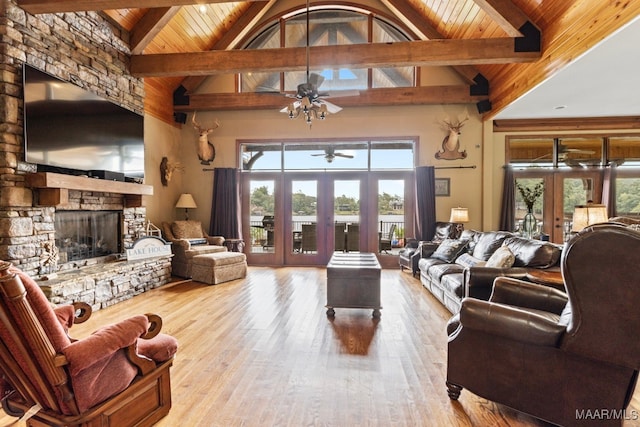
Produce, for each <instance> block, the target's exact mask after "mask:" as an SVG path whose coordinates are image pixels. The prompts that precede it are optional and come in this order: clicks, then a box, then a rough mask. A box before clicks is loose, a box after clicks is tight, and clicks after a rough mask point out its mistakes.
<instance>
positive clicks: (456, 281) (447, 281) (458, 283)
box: [440, 273, 464, 298]
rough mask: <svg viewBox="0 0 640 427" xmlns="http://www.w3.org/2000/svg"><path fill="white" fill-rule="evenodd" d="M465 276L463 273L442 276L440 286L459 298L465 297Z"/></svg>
mask: <svg viewBox="0 0 640 427" xmlns="http://www.w3.org/2000/svg"><path fill="white" fill-rule="evenodd" d="M463 284H464V274H463V273H451V274H447V275H445V276H442V280H441V281H440V285H441V286H442V287H443V288H445V289H447V290H448V291H449V292H452V293H454V294H455V295H456V296H457V297H458V298H463V297H464V286H463Z"/></svg>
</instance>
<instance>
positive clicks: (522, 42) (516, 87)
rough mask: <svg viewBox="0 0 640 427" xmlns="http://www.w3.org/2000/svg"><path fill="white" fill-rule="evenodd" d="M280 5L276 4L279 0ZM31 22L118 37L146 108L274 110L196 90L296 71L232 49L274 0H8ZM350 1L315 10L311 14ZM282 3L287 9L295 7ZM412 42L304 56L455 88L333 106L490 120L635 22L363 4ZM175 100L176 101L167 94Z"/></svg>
mask: <svg viewBox="0 0 640 427" xmlns="http://www.w3.org/2000/svg"><path fill="white" fill-rule="evenodd" d="M281 1H283V0H281ZM18 4H19V5H20V6H21V7H22V8H24V9H25V10H26V11H27V12H30V13H32V14H40V13H57V12H80V11H88V10H92V11H99V12H101V13H103V14H104V15H105V16H106V17H107V18H108V19H110V20H111V21H112V22H113V23H114V24H115V25H117V26H119V27H120V28H121V29H122V30H123V31H122V33H123V34H124V37H123V38H128V40H125V41H128V43H129V46H130V50H131V61H130V72H131V73H132V74H133V75H135V76H139V77H144V78H145V87H146V92H147V101H146V104H145V110H146V111H147V113H150V114H152V115H154V116H156V117H158V118H161V119H163V120H166V121H167V122H171V121H173V113H174V111H172V110H171V109H170V108H168V106H169V105H173V104H174V99H175V105H174V110H175V111H177V112H186V111H193V110H196V109H197V110H216V109H227V110H228V109H247V108H252V109H255V108H277V107H279V106H282V98H278V97H275V96H273V95H270V94H259V93H256V94H238V93H205V94H202V93H200V94H195V93H194V91H195V89H196V88H197V87H198V86H199V85H200V84H201V83H202V81H203V80H204V79H205V78H206V77H207V76H209V75H215V74H233V73H240V72H264V71H289V70H303V69H304V68H305V65H306V52H305V49H304V48H279V49H260V50H244V49H241V48H242V47H243V45H244V43H246V41H247V39H248V37H250V36H252V35H255V34H256V33H255V31H256V30H257V29H259V28H260V25H261V23H262V22H263V21H262V20H263V18H265V16H269V13H271V14H273V12H272V9H276V7H274V6H275V5H276V0H268V1H240V2H226V1H224V0H199V1H198V4H195V0H98V1H91V0H18ZM328 4H339V5H348V6H359V4H358V2H357V0H356V1H351V2H349V3H345V2H336V1H334V2H328V1H321V2H316V1H313V2H311V5H312V7H313V6H315V5H328ZM304 6H305V4H304V2H303V1H301V2H299V3H294V2H291V6H289V9H287V10H286V11H285V12H291V11H293V10H295V9H301V8H303V7H304ZM362 7H365V8H366V9H368V10H374V11H375V13H379V14H381V15H383V16H385V17H386V18H387V19H389V20H393V21H395V22H396V23H398V25H400V26H402V27H403V29H404V30H405V32H407V33H408V34H411V35H412V36H413V38H414V39H415V41H410V42H400V43H393V44H387V43H368V44H359V45H349V46H330V47H329V46H317V47H315V46H314V47H312V48H311V55H310V57H311V65H312V66H313V67H327V68H328V67H336V66H341V67H353V68H366V67H376V66H406V65H412V66H450V67H452V68H453V69H454V70H455V71H456V72H457V73H458V74H459V75H460V76H461V81H462V82H464V83H463V84H461V85H451V86H427V87H416V88H397V89H396V88H391V89H389V88H386V89H369V90H367V91H364V92H363V93H361V95H360V96H358V97H345V98H341V102H340V104H341V106H356V105H410V104H442V103H472V102H475V103H477V104H478V110H479V111H481V112H483V113H484V114H485V117H487V118H491V117H492V116H493V115H495V114H496V113H497V112H499V111H501V110H502V109H504V108H505V107H506V106H507V105H509V104H510V103H511V102H513V101H514V100H515V99H517V98H518V97H520V96H522V95H523V94H525V93H526V92H527V91H529V90H530V89H531V88H533V87H534V86H536V85H537V84H539V83H541V82H543V81H544V80H546V79H547V78H549V77H550V76H552V75H553V74H554V73H556V72H557V71H559V70H561V69H562V68H563V67H564V66H566V65H567V64H569V63H571V62H572V61H573V60H574V59H575V58H577V57H579V56H580V55H582V54H583V53H584V52H586V51H587V50H589V49H590V48H591V47H593V46H594V45H595V44H597V43H599V42H600V41H601V40H603V39H604V38H606V37H607V36H608V35H609V34H611V33H613V32H614V31H616V30H617V29H618V28H620V27H622V26H623V25H624V24H626V23H627V22H629V21H631V20H632V19H633V18H634V17H636V16H637V15H638V14H640V2H638V1H633V0H621V1H615V2H614V1H602V0H574V1H568V0H380V1H379V2H377V1H376V2H372V1H367V3H366V5H365V4H363V6H362ZM176 94H177V95H179V96H176Z"/></svg>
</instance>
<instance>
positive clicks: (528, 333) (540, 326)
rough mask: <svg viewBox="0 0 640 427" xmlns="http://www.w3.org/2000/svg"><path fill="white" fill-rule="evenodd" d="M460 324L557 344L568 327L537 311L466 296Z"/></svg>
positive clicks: (516, 338)
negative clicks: (533, 311)
mask: <svg viewBox="0 0 640 427" xmlns="http://www.w3.org/2000/svg"><path fill="white" fill-rule="evenodd" d="M460 324H461V325H462V328H463V329H466V328H469V329H473V330H476V331H480V332H484V333H487V334H491V335H496V336H498V337H502V338H506V339H509V340H512V341H517V342H523V343H527V344H533V345H543V346H549V347H556V346H557V345H558V343H559V342H560V338H561V337H562V335H563V333H564V332H565V331H566V327H565V326H562V325H559V324H558V323H556V322H553V321H551V320H549V319H547V318H545V317H544V316H541V315H539V314H536V313H532V312H528V311H523V310H519V309H517V308H516V307H511V306H508V305H504V304H498V303H493V302H488V301H481V300H477V299H474V298H465V299H463V300H462V306H461V307H460Z"/></svg>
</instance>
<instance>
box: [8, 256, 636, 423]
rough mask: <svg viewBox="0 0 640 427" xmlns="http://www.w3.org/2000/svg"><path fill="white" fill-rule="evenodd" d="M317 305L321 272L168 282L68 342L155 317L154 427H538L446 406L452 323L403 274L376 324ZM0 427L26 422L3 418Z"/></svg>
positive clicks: (263, 271)
mask: <svg viewBox="0 0 640 427" xmlns="http://www.w3.org/2000/svg"><path fill="white" fill-rule="evenodd" d="M325 303H326V271H325V269H322V268H279V269H272V268H263V267H250V268H249V273H248V276H247V278H246V279H244V280H237V281H233V282H228V283H223V284H219V285H215V286H208V285H204V284H201V283H196V282H182V283H176V284H171V285H167V286H165V287H163V288H160V289H156V290H153V291H151V292H148V293H146V294H144V295H141V296H137V297H135V298H133V299H131V300H129V301H125V302H122V303H119V304H117V305H115V306H113V307H110V308H108V309H104V310H100V311H98V312H95V313H94V314H93V316H91V318H90V319H89V321H88V322H86V323H85V324H81V325H76V326H74V327H73V332H74V333H73V336H74V337H77V338H82V337H84V336H86V335H87V334H89V333H90V332H92V331H94V330H95V329H96V328H98V327H99V326H101V325H104V324H107V323H113V322H116V321H118V320H121V319H123V318H125V317H127V316H128V315H132V314H139V313H146V312H153V313H157V314H159V315H160V316H162V318H163V320H164V326H163V329H162V330H163V332H165V333H168V334H171V335H174V336H175V337H176V338H177V339H178V340H179V342H180V348H179V350H178V355H177V357H176V360H175V363H174V366H173V368H172V371H171V380H172V397H173V407H172V409H171V412H170V413H169V415H168V416H167V417H165V418H164V419H163V420H161V421H160V422H159V423H158V424H157V425H158V426H161V427H174V426H225V427H226V426H261V427H262V426H545V425H547V424H545V423H543V422H540V421H537V420H535V419H533V418H531V417H529V416H526V415H524V414H521V413H519V412H517V411H514V410H511V409H509V408H507V407H504V406H502V405H497V404H495V403H493V402H489V401H487V400H485V399H481V398H479V397H477V396H474V395H473V394H471V393H469V392H468V391H463V392H462V396H461V398H460V401H459V402H452V401H451V400H449V398H448V397H447V393H446V387H445V385H444V382H445V372H446V342H447V337H446V333H445V324H446V321H447V320H448V318H449V317H450V314H449V312H448V311H447V310H446V309H444V308H443V307H442V306H441V305H440V303H439V302H437V301H436V300H435V299H434V298H433V297H432V296H431V295H430V294H429V293H428V292H427V291H426V290H424V289H423V288H422V286H421V285H420V283H419V281H418V280H417V279H414V278H412V277H411V275H410V274H407V273H401V272H400V271H398V270H383V271H382V305H383V309H382V318H381V319H380V320H379V321H375V320H373V319H372V317H371V310H359V309H336V316H335V319H334V320H329V319H328V318H327V317H326V315H325V308H324V304H325ZM471 368H473V367H471ZM475 368H476V369H481V367H475ZM637 395H638V393H636V397H635V398H634V401H633V402H632V406H633V408H629V411H630V410H631V409H634V408H636V409H637V408H640V405H638V399H637ZM634 423H636V424H634ZM0 425H2V426H4V425H17V426H20V425H24V424H23V423H14V419H13V418H10V417H8V416H3V417H0ZM624 425H625V427H626V426H635V425H640V423H638V421H635V420H634V421H626V422H625V424H624Z"/></svg>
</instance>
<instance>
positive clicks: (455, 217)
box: [449, 207, 469, 233]
mask: <svg viewBox="0 0 640 427" xmlns="http://www.w3.org/2000/svg"><path fill="white" fill-rule="evenodd" d="M449 222H453V223H455V224H456V229H457V230H458V233H462V230H464V225H463V224H464V223H465V222H469V209H467V208H459V207H458V208H451V216H450V217H449Z"/></svg>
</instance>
